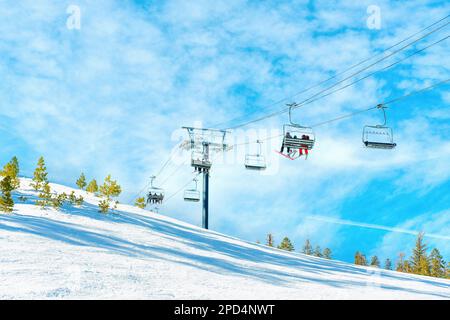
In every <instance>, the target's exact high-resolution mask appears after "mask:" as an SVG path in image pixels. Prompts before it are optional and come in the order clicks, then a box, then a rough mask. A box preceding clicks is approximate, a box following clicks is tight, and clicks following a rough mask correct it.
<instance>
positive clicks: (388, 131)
mask: <svg viewBox="0 0 450 320" xmlns="http://www.w3.org/2000/svg"><path fill="white" fill-rule="evenodd" d="M377 108H378V109H380V110H382V111H383V116H384V123H383V124H381V125H375V126H369V125H365V126H364V128H363V133H362V141H363V143H364V146H365V147H367V148H373V149H394V148H395V147H396V146H397V144H396V143H395V142H394V134H393V131H392V128H390V127H388V126H386V122H387V121H386V111H385V109H386V106H384V105H382V104H379V105H378V106H377Z"/></svg>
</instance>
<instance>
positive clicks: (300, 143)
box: [280, 103, 316, 159]
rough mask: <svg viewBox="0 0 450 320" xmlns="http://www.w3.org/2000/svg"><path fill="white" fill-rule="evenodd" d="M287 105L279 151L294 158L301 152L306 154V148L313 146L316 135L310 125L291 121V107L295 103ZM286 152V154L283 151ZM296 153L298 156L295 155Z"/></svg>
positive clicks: (309, 148) (294, 105)
mask: <svg viewBox="0 0 450 320" xmlns="http://www.w3.org/2000/svg"><path fill="white" fill-rule="evenodd" d="M288 106H289V122H290V124H285V125H284V126H283V142H282V146H281V152H280V153H282V154H283V155H285V156H287V157H289V158H291V159H294V158H295V159H296V158H298V157H300V156H301V155H302V154H303V151H305V155H307V154H308V150H311V149H312V148H313V147H314V143H315V141H316V137H315V134H314V131H313V129H312V128H311V127H305V126H301V125H299V124H296V123H294V122H292V118H291V109H292V107H296V106H297V104H295V103H292V104H288ZM284 152H286V154H285V153H284ZM297 154H298V156H296V155H297Z"/></svg>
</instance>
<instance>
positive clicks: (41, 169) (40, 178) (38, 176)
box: [31, 157, 48, 191]
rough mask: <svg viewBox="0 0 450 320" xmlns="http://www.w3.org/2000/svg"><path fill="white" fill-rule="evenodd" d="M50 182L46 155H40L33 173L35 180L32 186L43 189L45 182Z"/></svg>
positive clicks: (35, 188)
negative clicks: (45, 159)
mask: <svg viewBox="0 0 450 320" xmlns="http://www.w3.org/2000/svg"><path fill="white" fill-rule="evenodd" d="M46 183H48V180H47V168H46V167H45V161H44V157H40V158H39V160H38V164H37V167H36V169H35V170H34V174H33V182H32V183H31V186H32V187H33V188H34V190H36V191H38V190H42V188H43V187H44V186H45V184H46Z"/></svg>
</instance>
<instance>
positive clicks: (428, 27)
mask: <svg viewBox="0 0 450 320" xmlns="http://www.w3.org/2000/svg"><path fill="white" fill-rule="evenodd" d="M449 17H450V15H447V16H445V17H443V18H441V19H440V20H438V21H436V22H434V23H432V24H431V25H429V26H427V27H425V28H423V29H421V30H419V31H417V32H416V33H414V34H412V35H410V36H408V37H406V38H404V39H403V40H401V41H399V42H397V43H395V44H393V45H391V46H390V47H388V48H386V49H384V50H382V51H381V52H379V53H377V54H375V55H372V56H371V57H369V58H367V59H364V60H362V61H361V62H358V63H356V64H354V65H352V66H350V67H349V68H347V69H345V70H342V71H340V72H338V73H336V74H335V75H333V76H331V77H330V78H328V79H326V80H323V81H321V82H319V83H317V84H315V85H312V86H310V87H308V88H306V89H304V90H302V91H300V92H297V93H295V94H294V95H293V96H291V97H288V98H283V99H281V100H278V101H276V102H274V103H271V104H270V105H268V106H266V107H263V108H262V109H268V108H270V107H273V106H276V105H278V104H280V103H282V102H285V101H288V100H291V99H292V98H293V97H295V96H298V95H300V94H303V93H306V92H308V91H310V90H312V89H314V88H317V87H319V86H321V85H322V84H325V83H327V82H329V81H331V80H333V79H335V78H337V77H338V76H340V75H343V74H345V73H347V72H348V71H350V70H352V69H354V68H356V67H359V66H360V65H362V64H364V63H366V62H368V61H370V60H372V59H374V58H376V57H378V56H380V55H382V54H384V53H386V52H388V51H389V50H391V49H393V48H395V47H397V46H399V45H400V44H402V43H404V42H406V41H408V40H410V39H412V38H414V37H415V36H417V35H419V34H421V33H423V32H424V31H426V30H428V29H430V28H432V27H434V26H435V25H437V24H439V23H441V22H442V21H444V20H446V19H448V18H449ZM244 116H245V115H244ZM244 116H240V117H236V118H234V119H231V120H228V121H225V122H221V123H218V124H216V125H215V126H214V127H219V126H222V125H224V124H226V123H229V122H232V121H236V120H238V119H241V118H243V117H244Z"/></svg>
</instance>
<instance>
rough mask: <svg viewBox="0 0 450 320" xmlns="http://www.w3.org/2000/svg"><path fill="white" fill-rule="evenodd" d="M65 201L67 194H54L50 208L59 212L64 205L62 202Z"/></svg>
mask: <svg viewBox="0 0 450 320" xmlns="http://www.w3.org/2000/svg"><path fill="white" fill-rule="evenodd" d="M66 200H67V194H66V193H65V192H63V193H60V194H55V195H54V196H53V197H52V200H51V201H52V207H53V208H55V209H56V210H60V209H61V207H62V206H63V205H64V202H66Z"/></svg>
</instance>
